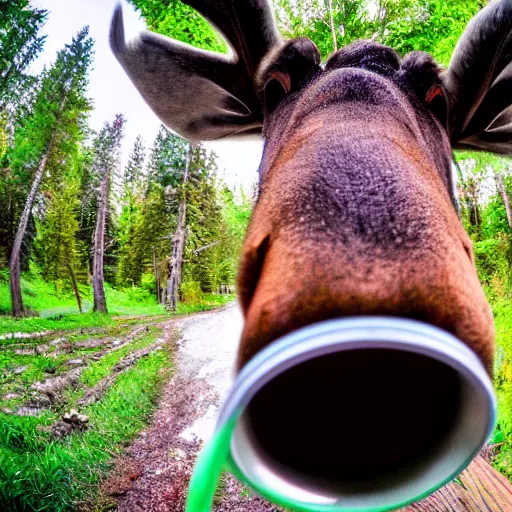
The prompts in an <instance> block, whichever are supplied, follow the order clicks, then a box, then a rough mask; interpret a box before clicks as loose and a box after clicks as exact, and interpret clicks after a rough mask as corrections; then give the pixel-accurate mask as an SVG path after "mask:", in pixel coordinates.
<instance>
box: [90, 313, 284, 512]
mask: <svg viewBox="0 0 512 512" xmlns="http://www.w3.org/2000/svg"><path fill="white" fill-rule="evenodd" d="M174 326H175V327H177V328H178V329H179V331H180V333H181V334H180V339H179V341H178V342H177V348H176V356H175V361H176V370H175V373H174V376H173V377H172V379H171V380H170V381H169V383H168V384H167V385H166V387H165V389H164V390H163V392H162V396H161V398H160V402H159V407H158V409H157V411H156V412H155V413H154V415H153V418H152V421H151V424H150V426H149V427H148V428H147V429H146V430H144V431H143V432H141V433H140V435H139V436H138V437H137V438H136V439H135V441H134V442H133V444H132V445H131V446H130V447H129V448H128V450H127V451H126V453H125V455H124V456H123V457H122V458H120V459H119V460H118V461H117V463H116V468H115V469H114V470H113V471H112V473H111V476H110V478H109V479H108V480H107V482H106V483H105V485H104V486H103V496H104V498H103V499H104V500H105V506H107V505H108V506H109V507H111V506H114V507H115V508H116V509H117V510H119V511H123V512H142V511H146V512H169V511H170V512H183V511H184V509H185V500H186V494H187V487H188V482H189V479H190V474H191V472H192V469H193V465H194V462H195V459H196V457H197V453H198V451H199V449H200V448H201V446H202V444H203V443H204V442H205V441H207V440H208V439H209V438H210V436H211V434H212V432H213V429H214V427H215V421H216V418H217V414H218V409H219V406H220V404H221V403H222V401H223V400H224V398H225V397H226V394H227V392H228V391H229V388H230V386H231V383H232V379H233V376H234V372H233V366H234V362H235V356H236V349H237V346H238V340H239V337H240V332H241V329H242V315H241V312H240V310H239V308H238V306H237V305H236V304H230V305H229V306H226V307H224V308H222V309H220V310H217V311H214V312H210V313H203V314H199V315H194V316H191V317H188V318H185V319H182V320H179V321H177V322H175V323H174ZM100 508H101V507H100ZM214 510H215V511H216V512H270V511H278V510H279V509H278V508H277V507H275V506H274V505H271V504H269V503H267V502H265V501H264V500H262V499H260V498H259V497H256V496H254V495H252V494H251V493H250V492H248V490H247V489H245V488H244V487H242V486H241V485H240V484H239V483H238V482H237V481H236V480H235V479H234V478H232V477H231V476H229V475H227V474H226V475H224V476H223V477H222V479H221V482H220V486H219V492H218V494H217V496H216V499H215V506H214Z"/></svg>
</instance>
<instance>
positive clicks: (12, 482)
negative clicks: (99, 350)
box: [0, 351, 171, 512]
mask: <svg viewBox="0 0 512 512" xmlns="http://www.w3.org/2000/svg"><path fill="white" fill-rule="evenodd" d="M170 367H171V362H170V358H169V353H168V352H167V351H159V352H154V353H152V354H151V355H150V356H148V357H147V358H143V359H141V360H140V361H139V362H138V363H137V365H136V366H135V367H134V368H133V369H131V370H129V371H127V372H126V373H123V374H121V375H120V376H119V377H117V379H116V381H115V384H114V386H113V387H112V388H110V390H109V391H108V393H107V395H106V396H105V398H104V399H103V400H102V401H101V402H98V403H95V404H93V405H91V406H89V407H88V408H86V409H85V410H84V412H85V414H87V415H88V416H89V418H90V424H91V426H92V428H90V429H89V430H87V431H86V432H85V433H83V434H75V435H72V436H70V438H68V439H67V440H66V441H63V442H56V441H49V439H48V434H46V433H44V432H42V431H39V430H38V429H37V427H38V425H43V426H44V425H48V424H50V423H51V421H52V420H53V419H55V417H54V415H53V414H47V415H46V416H42V417H41V418H30V417H13V416H7V415H4V414H0V424H1V425H2V428H0V508H1V509H2V510H5V511H6V512H9V511H13V512H14V511H25V510H26V511H29V510H30V511H44V510H51V511H55V512H57V511H70V510H76V507H77V506H78V504H79V503H81V504H82V505H83V503H84V502H86V501H88V500H91V499H93V498H94V497H95V496H96V494H97V493H98V490H99V483H100V479H101V478H102V477H103V476H104V475H105V474H106V471H107V470H108V469H109V468H110V463H111V460H112V458H113V456H115V455H116V454H118V453H120V452H121V451H122V450H123V448H124V446H125V445H126V443H127V442H128V441H130V440H131V439H132V438H133V437H134V435H135V434H136V433H137V432H138V431H139V430H141V429H142V428H143V427H144V426H145V425H146V423H147V422H148V420H149V415H150V412H151V411H152V409H153V407H154V405H155V400H156V398H157V396H158V393H159V390H160V389H161V386H162V383H163V382H165V380H166V379H167V378H168V375H169V368H170Z"/></svg>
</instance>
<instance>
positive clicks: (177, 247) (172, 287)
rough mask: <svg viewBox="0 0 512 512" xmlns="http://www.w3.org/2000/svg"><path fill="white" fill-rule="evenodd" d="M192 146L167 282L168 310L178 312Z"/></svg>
mask: <svg viewBox="0 0 512 512" xmlns="http://www.w3.org/2000/svg"><path fill="white" fill-rule="evenodd" d="M191 153H192V145H189V148H188V153H187V160H186V163H185V174H184V175H183V184H182V187H183V191H182V198H181V203H180V206H179V209H178V220H177V223H176V231H175V232H174V236H173V239H172V253H171V262H170V265H169V279H168V280H167V309H169V310H170V311H172V312H175V311H176V307H177V305H178V293H179V290H180V285H181V269H182V266H183V251H184V248H185V235H186V228H187V190H186V188H187V182H188V175H189V168H190V157H191Z"/></svg>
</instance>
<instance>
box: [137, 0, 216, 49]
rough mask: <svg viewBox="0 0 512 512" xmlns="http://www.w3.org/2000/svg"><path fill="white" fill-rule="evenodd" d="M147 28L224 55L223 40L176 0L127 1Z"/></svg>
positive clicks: (198, 16) (202, 19) (192, 10)
mask: <svg viewBox="0 0 512 512" xmlns="http://www.w3.org/2000/svg"><path fill="white" fill-rule="evenodd" d="M129 1H130V2H131V3H132V4H133V5H134V6H135V7H137V9H139V10H140V13H141V15H142V17H143V18H144V19H145V20H146V23H147V25H148V28H149V29H151V30H153V31H154V32H158V33H159V34H164V35H167V36H169V37H172V38H174V39H177V40H178V41H182V42H184V43H188V44H191V45H192V46H196V47H198V48H204V49H205V50H212V51H220V52H222V51H225V49H226V44H225V43H224V41H223V39H222V38H221V37H220V36H219V35H218V34H217V33H216V32H215V31H214V30H213V29H212V28H211V26H210V24H209V23H208V22H207V21H206V20H205V19H204V18H203V17H201V16H200V15H199V14H198V13H197V12H196V11H195V10H194V9H192V8H191V7H189V6H188V5H185V4H183V3H182V2H181V1H180V0H129Z"/></svg>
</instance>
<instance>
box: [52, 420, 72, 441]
mask: <svg viewBox="0 0 512 512" xmlns="http://www.w3.org/2000/svg"><path fill="white" fill-rule="evenodd" d="M72 431H73V425H72V424H70V423H66V422H64V421H60V420H59V421H56V422H55V423H54V424H53V425H52V428H51V433H52V436H53V437H54V438H55V439H63V438H64V437H67V436H68V435H69V434H71V432H72Z"/></svg>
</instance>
